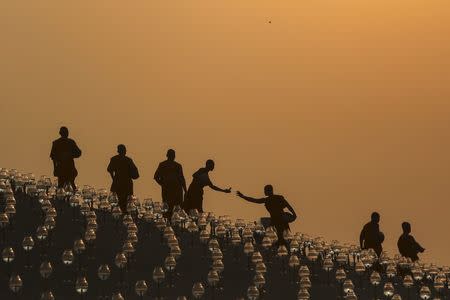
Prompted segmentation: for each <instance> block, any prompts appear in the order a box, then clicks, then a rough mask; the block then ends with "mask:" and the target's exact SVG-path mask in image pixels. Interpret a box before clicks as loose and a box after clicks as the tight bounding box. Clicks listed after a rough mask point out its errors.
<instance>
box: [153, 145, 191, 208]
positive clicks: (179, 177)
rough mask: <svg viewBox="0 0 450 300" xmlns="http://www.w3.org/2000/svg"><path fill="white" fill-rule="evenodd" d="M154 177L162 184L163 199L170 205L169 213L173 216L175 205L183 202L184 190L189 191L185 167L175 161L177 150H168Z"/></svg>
mask: <svg viewBox="0 0 450 300" xmlns="http://www.w3.org/2000/svg"><path fill="white" fill-rule="evenodd" d="M154 179H155V181H156V182H157V183H158V184H159V185H160V186H161V190H162V200H163V202H166V203H167V205H168V206H169V211H168V212H167V215H168V216H171V215H172V211H173V207H174V206H176V205H180V206H181V204H182V203H183V191H184V192H185V193H186V191H187V188H186V180H185V179H184V175H183V167H182V166H181V165H180V164H179V163H177V162H176V161H175V150H173V149H169V150H168V151H167V160H165V161H163V162H161V163H160V164H159V166H158V169H156V172H155V176H154Z"/></svg>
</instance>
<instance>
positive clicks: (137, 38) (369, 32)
mask: <svg viewBox="0 0 450 300" xmlns="http://www.w3.org/2000/svg"><path fill="white" fill-rule="evenodd" d="M269 21H271V23H269ZM0 38H1V46H0V58H1V59H0V62H1V64H0V66H1V68H0V112H1V114H2V135H1V142H0V143H1V145H0V146H1V152H0V154H1V155H0V166H1V167H9V168H18V169H20V170H24V171H32V172H35V173H36V174H37V175H40V174H51V172H52V169H51V167H52V165H51V161H50V160H49V158H48V155H49V151H50V146H51V141H52V140H53V139H55V138H57V136H58V134H57V133H58V128H59V126H61V125H67V126H68V127H69V129H70V132H71V136H72V137H73V138H75V139H76V140H77V142H78V144H79V146H80V147H81V149H82V150H83V156H82V157H81V158H80V159H78V160H77V166H78V170H79V173H80V176H79V177H78V183H79V184H86V183H90V184H93V185H95V186H97V187H109V184H110V182H109V180H110V178H109V175H108V174H107V173H106V166H107V163H108V161H109V158H110V157H111V156H113V155H114V154H115V151H116V149H115V148H116V145H117V144H118V143H124V144H126V145H127V147H128V152H129V155H130V156H131V157H132V158H133V159H134V160H135V162H136V164H137V165H138V167H139V168H140V172H141V178H140V179H139V180H138V181H137V182H136V184H135V186H136V192H137V194H138V196H140V197H141V198H144V197H153V198H154V199H158V198H159V195H160V192H159V189H158V186H157V185H156V184H155V183H154V182H153V180H152V178H153V172H154V170H155V168H156V166H157V164H158V162H159V161H160V160H163V159H164V155H165V151H166V150H167V149H168V148H169V147H173V148H175V149H176V150H177V156H178V160H179V161H180V162H181V163H182V164H183V166H184V170H185V176H186V178H187V180H188V181H189V182H190V178H191V174H192V173H193V172H194V171H196V170H197V169H198V168H199V167H201V166H202V165H203V164H204V161H205V160H206V159H208V158H213V159H214V160H215V161H216V169H215V170H214V172H213V173H212V175H211V177H212V178H213V180H214V182H215V183H216V184H217V185H219V186H222V187H228V186H231V187H233V189H234V190H236V189H240V190H241V191H243V192H244V193H248V194H250V195H254V196H259V195H262V192H263V191H262V189H263V186H264V185H265V184H267V183H272V184H273V185H274V186H275V190H276V192H278V193H281V194H283V195H285V197H286V198H287V199H288V200H289V201H290V202H291V203H292V205H293V206H294V208H295V209H296V210H297V212H298V214H299V220H298V222H297V223H296V224H295V228H294V229H295V230H299V231H303V232H307V233H310V234H313V235H321V236H324V237H326V238H327V239H338V240H342V241H349V242H350V241H354V242H357V238H358V235H359V231H360V229H361V226H362V225H363V224H364V223H365V222H366V221H368V219H369V216H370V213H371V212H372V211H373V210H377V211H379V212H380V213H381V215H382V220H381V228H382V230H383V231H384V233H385V234H386V237H387V240H386V242H385V247H386V248H387V249H389V250H390V251H391V253H392V254H393V253H396V252H397V251H396V246H395V245H396V240H397V238H398V236H399V235H400V232H401V228H400V224H401V222H402V221H404V220H409V221H410V222H411V223H412V226H413V233H414V234H415V236H416V238H417V240H418V241H420V242H421V243H422V244H423V246H424V247H425V248H427V255H425V256H424V257H425V258H426V259H427V260H431V261H436V262H439V263H447V264H450V257H448V253H450V240H449V239H448V238H446V237H447V235H448V229H449V228H450V218H449V209H450V202H449V200H450V199H449V198H450V184H449V180H450V157H449V153H450V140H449V138H450V3H449V2H448V1H447V0H428V1H425V0H424V1H419V0H407V1H406V0H404V1H403V0H397V1H387V0H377V1H372V0H368V1H360V0H328V1H325V0H314V1H309V0H307V1H298V0H295V1H293V0H284V1H275V0H271V1H267V0H258V1H254V0H248V1H246V0H244V1H243V0H239V1H237V0H236V1H235V0H226V1H224V0H219V1H210V0H208V1H206V0H189V1H155V0H151V1H128V2H127V3H125V2H124V1H2V2H1V3H0ZM205 207H206V209H207V210H213V211H215V212H216V214H218V215H219V214H230V215H233V216H234V217H244V218H248V219H250V218H252V219H254V218H256V217H257V216H261V215H265V214H266V213H265V210H264V207H263V206H257V205H254V204H250V203H246V202H243V200H240V199H238V198H237V197H235V196H234V194H232V195H224V194H218V193H213V192H207V193H206V195H205Z"/></svg>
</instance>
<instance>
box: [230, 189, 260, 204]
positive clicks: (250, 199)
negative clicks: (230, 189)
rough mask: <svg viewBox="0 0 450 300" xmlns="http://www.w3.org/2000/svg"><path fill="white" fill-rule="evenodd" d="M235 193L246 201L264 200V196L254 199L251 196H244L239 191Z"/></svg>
mask: <svg viewBox="0 0 450 300" xmlns="http://www.w3.org/2000/svg"><path fill="white" fill-rule="evenodd" d="M236 195H238V196H239V197H240V198H242V199H244V200H246V201H248V202H252V203H258V204H263V203H264V202H265V199H264V198H260V199H256V198H252V197H248V196H245V195H244V194H242V193H241V192H239V191H237V192H236Z"/></svg>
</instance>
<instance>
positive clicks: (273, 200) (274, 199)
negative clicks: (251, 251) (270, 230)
mask: <svg viewBox="0 0 450 300" xmlns="http://www.w3.org/2000/svg"><path fill="white" fill-rule="evenodd" d="M236 194H237V195H238V196H239V197H241V198H242V199H244V200H247V201H249V202H253V203H259V204H264V206H265V207H266V209H267V211H268V212H269V214H270V222H271V225H272V226H273V227H275V229H276V231H277V235H278V244H279V245H280V244H286V241H285V240H284V236H283V232H284V231H285V230H286V229H289V223H290V222H293V221H295V219H297V214H296V213H295V211H294V209H293V208H292V206H291V205H290V204H289V203H288V202H287V200H286V199H285V198H284V197H283V196H281V195H275V194H274V193H273V187H272V186H271V185H270V184H269V185H266V186H265V187H264V194H265V195H266V197H265V198H259V199H256V198H252V197H248V196H245V195H244V194H242V193H241V192H239V191H238V192H237V193H236ZM285 208H287V209H288V210H289V211H290V212H291V213H292V215H291V216H288V217H289V218H287V215H286V214H287V213H286V212H285V211H284V209H285Z"/></svg>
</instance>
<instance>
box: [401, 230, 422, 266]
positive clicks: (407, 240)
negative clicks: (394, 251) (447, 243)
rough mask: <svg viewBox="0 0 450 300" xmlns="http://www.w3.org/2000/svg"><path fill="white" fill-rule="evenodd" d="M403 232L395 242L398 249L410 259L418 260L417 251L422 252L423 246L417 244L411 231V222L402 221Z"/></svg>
mask: <svg viewBox="0 0 450 300" xmlns="http://www.w3.org/2000/svg"><path fill="white" fill-rule="evenodd" d="M402 229H403V234H402V235H401V236H400V238H399V239H398V242H397V246H398V251H399V252H400V254H401V255H402V256H404V257H408V258H411V260H412V261H417V260H419V257H418V256H417V254H418V253H423V252H424V251H425V248H423V247H422V246H420V245H419V243H418V242H416V240H415V239H414V237H413V236H412V235H411V234H410V233H411V224H409V223H408V222H403V223H402Z"/></svg>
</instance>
